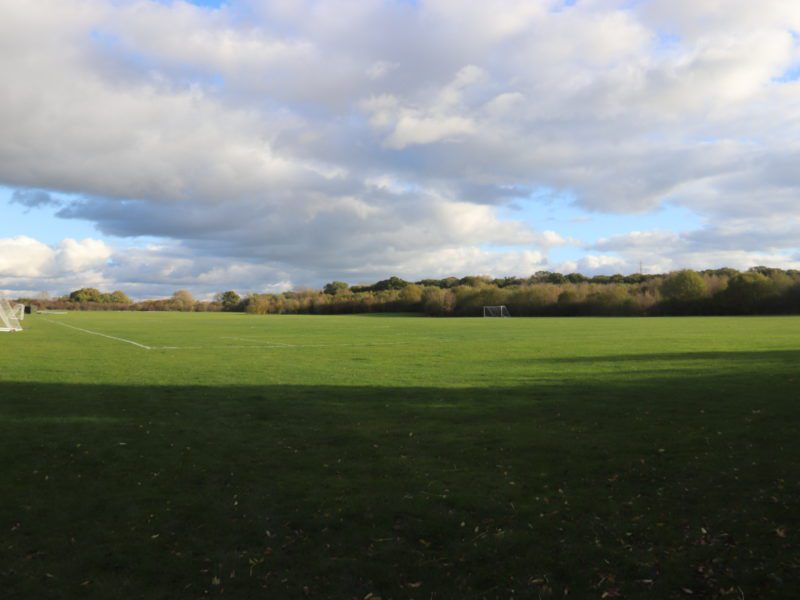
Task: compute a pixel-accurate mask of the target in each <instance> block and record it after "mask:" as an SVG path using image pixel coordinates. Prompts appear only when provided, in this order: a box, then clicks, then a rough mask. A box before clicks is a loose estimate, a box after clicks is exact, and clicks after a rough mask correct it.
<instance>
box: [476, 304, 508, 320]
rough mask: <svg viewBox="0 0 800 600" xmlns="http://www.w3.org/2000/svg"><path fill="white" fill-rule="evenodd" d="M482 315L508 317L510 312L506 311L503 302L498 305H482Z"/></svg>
mask: <svg viewBox="0 0 800 600" xmlns="http://www.w3.org/2000/svg"><path fill="white" fill-rule="evenodd" d="M483 316H484V317H510V316H511V313H510V312H508V308H506V305H505V304H501V305H500V306H484V307H483Z"/></svg>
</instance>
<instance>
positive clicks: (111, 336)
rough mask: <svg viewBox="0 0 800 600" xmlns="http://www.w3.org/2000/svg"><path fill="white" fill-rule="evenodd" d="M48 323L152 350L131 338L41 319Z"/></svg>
mask: <svg viewBox="0 0 800 600" xmlns="http://www.w3.org/2000/svg"><path fill="white" fill-rule="evenodd" d="M43 320H44V321H47V322H48V323H55V324H56V325H61V326H62V327H69V328H70V329H75V330H77V331H82V332H84V333H88V334H90V335H99V336H100V337H104V338H108V339H110V340H116V341H118V342H125V343H126V344H132V345H134V346H136V347H138V348H142V349H144V350H152V348H151V347H150V346H145V345H144V344H140V343H139V342H134V341H133V340H126V339H125V338H121V337H115V336H113V335H106V334H105V333H100V332H98V331H91V330H89V329H83V328H82V327H75V325H67V324H66V323H62V322H61V321H53V320H51V319H43Z"/></svg>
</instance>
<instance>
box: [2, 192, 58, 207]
mask: <svg viewBox="0 0 800 600" xmlns="http://www.w3.org/2000/svg"><path fill="white" fill-rule="evenodd" d="M11 202H12V203H13V204H20V205H22V206H26V207H28V208H40V207H43V206H61V200H59V199H58V198H56V197H54V196H53V195H52V194H50V193H48V192H45V191H43V190H14V192H13V193H12V194H11Z"/></svg>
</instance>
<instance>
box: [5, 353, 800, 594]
mask: <svg viewBox="0 0 800 600" xmlns="http://www.w3.org/2000/svg"><path fill="white" fill-rule="evenodd" d="M733 354H736V355H741V357H740V358H739V359H736V361H737V364H738V365H740V367H739V368H737V369H736V370H735V371H734V372H732V373H729V374H727V375H724V376H721V375H708V374H706V375H697V374H695V375H687V376H684V377H679V378H670V377H661V378H658V377H651V378H640V379H637V380H634V381H624V380H597V379H595V380H591V379H588V380H583V381H569V382H561V383H546V384H538V385H528V386H519V387H506V388H491V387H487V388H469V389H448V388H381V387H337V386H239V387H237V386H229V387H200V386H198V387H184V386H105V385H48V384H37V383H2V384H0V435H1V436H2V437H0V459H2V464H3V465H4V476H3V478H2V479H0V497H2V498H3V502H2V503H0V527H1V528H2V534H0V543H1V546H0V565H1V566H0V577H2V586H3V589H4V593H5V594H6V596H5V597H9V598H13V597H19V598H33V597H35V598H62V597H93V598H196V597H200V596H203V595H207V594H208V595H217V594H221V593H224V595H225V597H229V598H230V597H234V598H251V597H260V596H263V597H278V598H295V597H297V598H304V597H313V598H364V597H365V596H366V595H367V594H370V593H372V594H374V595H379V596H381V597H384V598H387V597H395V598H398V597H412V598H430V597H435V598H472V597H492V598H493V597H503V598H506V597H509V596H510V595H517V596H522V597H525V596H529V597H539V596H541V597H548V596H552V597H562V596H563V595H564V591H565V589H567V588H568V589H569V590H571V595H572V596H573V597H600V596H601V595H602V594H603V593H612V591H614V592H613V593H617V592H618V593H621V594H624V595H625V596H626V597H659V598H661V597H663V598H670V597H676V598H677V597H681V596H682V595H683V594H684V592H682V591H681V590H682V588H685V589H691V590H693V591H694V593H695V594H697V595H700V596H707V597H714V596H716V595H719V594H720V590H727V589H730V588H733V589H736V588H737V587H739V588H741V589H742V590H743V591H744V593H746V595H747V597H771V598H775V597H787V598H788V597H793V594H794V592H795V591H796V589H798V586H800V577H798V569H800V552H798V545H797V541H796V539H797V531H798V529H800V527H798V526H800V522H798V517H797V515H798V514H800V489H799V488H798V481H800V466H799V465H800V461H798V457H800V441H799V440H800V436H798V426H797V423H798V417H800V405H798V403H797V394H796V393H795V390H796V387H795V385H794V384H792V383H791V382H790V381H789V380H790V378H791V377H793V376H794V370H793V369H788V368H786V367H785V366H784V365H783V363H784V360H783V359H780V360H773V359H774V358H775V357H774V356H773V357H772V358H770V357H765V356H764V355H759V356H760V357H761V358H760V359H753V360H748V359H746V358H745V356H744V355H745V354H748V353H733ZM778 354H779V356H783V354H782V353H778ZM665 356H669V355H665ZM684 356H685V355H684ZM702 356H705V353H703V354H702ZM726 356H727V354H726ZM649 359H650V360H652V357H650V358H649ZM512 590H514V591H513V592H512Z"/></svg>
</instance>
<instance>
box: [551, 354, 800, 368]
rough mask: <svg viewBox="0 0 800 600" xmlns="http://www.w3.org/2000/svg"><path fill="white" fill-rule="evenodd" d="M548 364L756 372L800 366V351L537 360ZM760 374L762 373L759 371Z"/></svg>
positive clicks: (597, 356) (578, 357) (603, 355)
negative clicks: (689, 364)
mask: <svg viewBox="0 0 800 600" xmlns="http://www.w3.org/2000/svg"><path fill="white" fill-rule="evenodd" d="M537 360H538V361H540V362H546V363H548V362H549V363H565V364H581V363H606V362H615V363H637V362H653V361H662V362H664V363H672V362H676V361H714V362H715V363H719V364H720V365H725V366H726V367H727V368H730V367H734V368H736V369H739V368H740V367H741V366H744V367H745V368H747V369H748V370H753V366H755V365H762V364H765V363H767V364H768V363H771V362H783V363H793V364H800V350H770V351H751V352H741V351H719V352H657V353H652V354H649V353H640V354H602V355H596V356H563V357H548V358H542V359H537ZM758 372H760V369H759V370H758Z"/></svg>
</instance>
